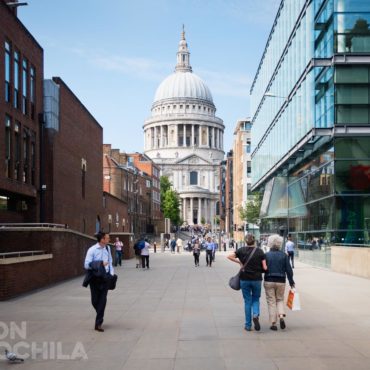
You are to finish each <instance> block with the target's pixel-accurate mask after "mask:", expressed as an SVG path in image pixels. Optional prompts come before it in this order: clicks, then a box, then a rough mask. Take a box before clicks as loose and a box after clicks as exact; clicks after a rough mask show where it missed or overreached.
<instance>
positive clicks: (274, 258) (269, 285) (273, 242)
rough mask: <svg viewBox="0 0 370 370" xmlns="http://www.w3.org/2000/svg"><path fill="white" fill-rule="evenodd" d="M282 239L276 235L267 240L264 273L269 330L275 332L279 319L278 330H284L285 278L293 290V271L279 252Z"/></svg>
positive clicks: (283, 254)
mask: <svg viewBox="0 0 370 370" xmlns="http://www.w3.org/2000/svg"><path fill="white" fill-rule="evenodd" d="M282 244H283V238H282V237H281V236H279V235H277V234H274V235H271V236H270V237H269V238H268V246H269V248H270V251H269V252H268V253H267V254H266V263H267V271H266V272H265V282H264V285H263V286H264V288H265V293H266V300H267V307H268V311H269V317H270V324H271V326H270V329H271V330H277V325H276V323H277V319H278V317H279V322H280V328H281V329H285V321H284V317H285V312H284V292H285V281H286V276H287V277H288V280H289V285H290V286H291V288H294V280H293V270H292V267H291V266H290V263H289V257H288V256H287V255H286V254H285V253H284V252H283V251H282V250H281V246H282Z"/></svg>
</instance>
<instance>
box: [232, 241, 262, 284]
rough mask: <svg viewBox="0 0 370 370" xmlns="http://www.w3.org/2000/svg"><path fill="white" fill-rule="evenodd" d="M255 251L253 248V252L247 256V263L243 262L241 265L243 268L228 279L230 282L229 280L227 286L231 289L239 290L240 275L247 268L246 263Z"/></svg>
mask: <svg viewBox="0 0 370 370" xmlns="http://www.w3.org/2000/svg"><path fill="white" fill-rule="evenodd" d="M256 249H257V248H254V249H253V251H252V252H251V254H250V255H249V257H248V259H247V261H246V262H245V264H244V265H243V267H242V268H241V269H240V270H239V272H238V273H237V274H236V275H235V276H232V277H231V278H230V280H229V286H230V288H231V289H234V290H240V273H241V272H242V271H243V270H244V269H245V267H246V266H247V264H248V262H249V261H250V259H251V258H252V256H253V255H254V252H255V251H256Z"/></svg>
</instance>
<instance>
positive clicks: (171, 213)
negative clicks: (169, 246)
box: [162, 189, 180, 225]
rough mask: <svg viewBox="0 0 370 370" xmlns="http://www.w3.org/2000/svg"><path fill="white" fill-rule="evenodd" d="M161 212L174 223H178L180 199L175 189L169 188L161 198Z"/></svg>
mask: <svg viewBox="0 0 370 370" xmlns="http://www.w3.org/2000/svg"><path fill="white" fill-rule="evenodd" d="M162 204H163V208H162V210H163V214H164V217H166V218H169V219H170V220H171V223H172V224H174V225H179V224H180V199H179V195H178V194H177V192H176V191H175V190H172V189H169V190H167V191H166V192H165V194H164V198H163V203H162Z"/></svg>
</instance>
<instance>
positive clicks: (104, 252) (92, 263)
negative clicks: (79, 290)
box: [84, 231, 114, 332]
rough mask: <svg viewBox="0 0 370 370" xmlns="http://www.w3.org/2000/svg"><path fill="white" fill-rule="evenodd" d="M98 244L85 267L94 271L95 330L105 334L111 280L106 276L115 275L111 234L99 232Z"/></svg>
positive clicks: (89, 255)
mask: <svg viewBox="0 0 370 370" xmlns="http://www.w3.org/2000/svg"><path fill="white" fill-rule="evenodd" d="M96 239H97V243H96V244H94V245H93V246H92V247H90V248H89V249H88V251H87V254H86V258H85V264H84V267H85V269H86V270H92V278H91V279H90V280H89V284H90V291H91V303H92V305H93V307H94V309H95V311H96V318H95V330H96V331H99V332H103V331H104V329H103V328H102V324H103V321H104V312H105V306H106V304H107V295H108V285H109V280H108V279H106V277H105V275H106V274H111V275H112V276H113V275H114V268H113V265H112V254H111V250H110V248H109V246H108V245H107V244H108V243H109V234H106V233H104V232H103V231H99V232H98V233H97V234H96Z"/></svg>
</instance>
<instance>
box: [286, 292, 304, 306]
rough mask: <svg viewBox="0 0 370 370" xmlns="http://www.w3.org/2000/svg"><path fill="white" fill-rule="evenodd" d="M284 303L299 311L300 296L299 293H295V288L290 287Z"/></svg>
mask: <svg viewBox="0 0 370 370" xmlns="http://www.w3.org/2000/svg"><path fill="white" fill-rule="evenodd" d="M286 305H287V306H288V308H289V309H291V310H292V311H300V310H301V300H300V297H299V293H297V292H296V290H295V289H291V290H290V291H289V294H288V299H287V302H286Z"/></svg>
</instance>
